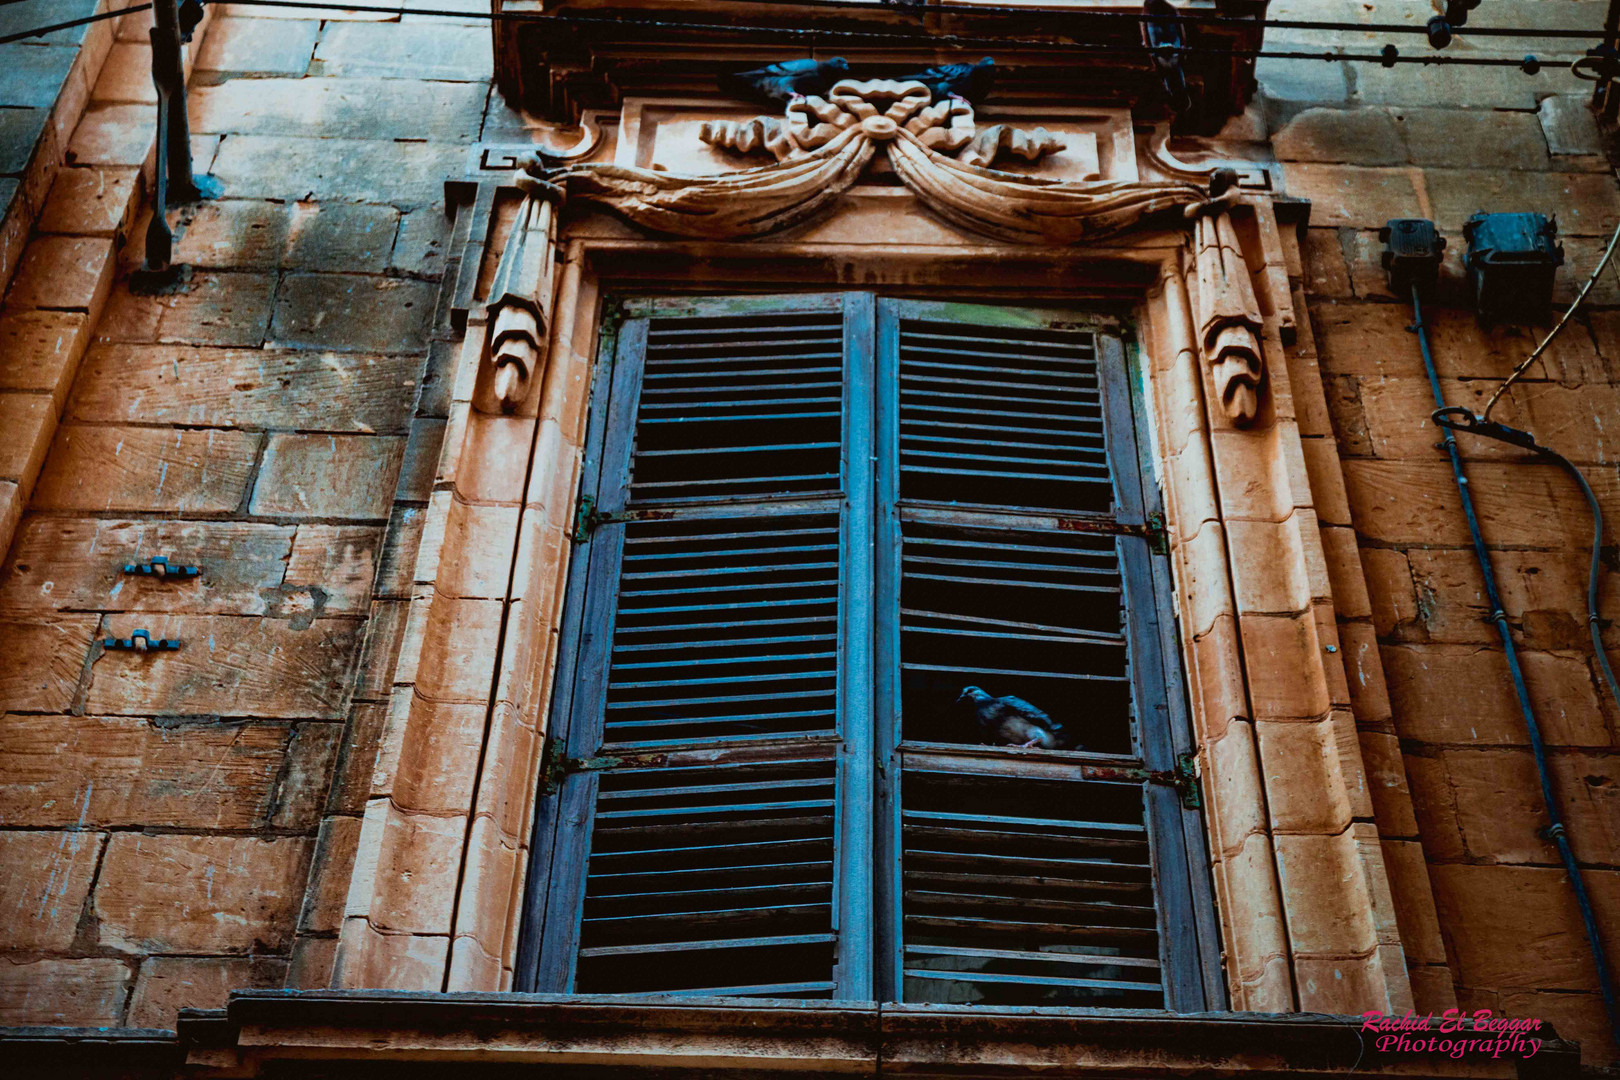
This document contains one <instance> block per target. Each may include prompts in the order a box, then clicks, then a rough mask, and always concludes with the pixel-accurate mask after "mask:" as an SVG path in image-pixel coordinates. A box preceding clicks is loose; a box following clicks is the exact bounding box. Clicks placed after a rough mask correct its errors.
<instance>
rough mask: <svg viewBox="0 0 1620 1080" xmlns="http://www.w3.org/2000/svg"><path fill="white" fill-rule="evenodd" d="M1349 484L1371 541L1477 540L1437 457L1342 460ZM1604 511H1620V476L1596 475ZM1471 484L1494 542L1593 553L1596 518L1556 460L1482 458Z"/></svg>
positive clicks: (1359, 525)
mask: <svg viewBox="0 0 1620 1080" xmlns="http://www.w3.org/2000/svg"><path fill="white" fill-rule="evenodd" d="M1342 465H1343V468H1344V480H1345V488H1346V490H1347V491H1348V492H1349V495H1350V505H1351V507H1352V509H1353V510H1354V512H1355V521H1356V529H1357V531H1358V532H1359V533H1360V534H1361V536H1362V537H1363V538H1364V539H1367V540H1372V541H1375V542H1379V543H1386V544H1392V545H1398V546H1421V545H1444V546H1447V547H1464V546H1466V545H1468V544H1469V543H1470V540H1469V535H1468V528H1467V522H1466V519H1465V518H1464V517H1463V513H1462V505H1461V502H1460V500H1459V496H1458V494H1457V484H1456V479H1455V477H1453V475H1452V472H1451V466H1450V465H1449V464H1448V463H1446V461H1445V460H1444V459H1443V458H1441V459H1440V460H1435V461H1375V460H1371V459H1364V458H1349V459H1346V460H1345V461H1343V462H1342ZM1590 480H1591V482H1592V487H1593V488H1594V490H1595V491H1596V493H1597V497H1598V503H1599V505H1600V506H1601V507H1604V508H1605V509H1604V513H1605V514H1606V515H1607V514H1612V513H1615V512H1616V511H1620V476H1616V475H1614V474H1613V473H1612V471H1611V470H1604V471H1601V472H1594V473H1593V474H1592V476H1591V477H1590ZM1468 485H1469V490H1470V491H1471V493H1472V494H1473V498H1474V507H1475V510H1476V512H1477V513H1478V515H1479V521H1480V529H1481V531H1482V532H1483V533H1484V535H1485V537H1486V539H1487V541H1488V542H1489V543H1491V544H1496V545H1501V546H1503V547H1539V548H1549V547H1562V548H1566V549H1577V550H1578V549H1580V548H1583V547H1584V548H1586V549H1587V550H1588V551H1590V550H1591V543H1592V527H1591V515H1590V514H1589V513H1588V512H1587V510H1586V506H1585V503H1584V502H1583V501H1582V500H1581V499H1579V498H1577V497H1575V495H1574V492H1573V491H1572V490H1571V487H1570V480H1569V477H1568V475H1567V474H1566V473H1564V472H1563V470H1561V469H1559V468H1558V467H1557V466H1556V465H1550V464H1548V465H1541V464H1530V463H1512V464H1509V463H1506V462H1476V463H1474V464H1472V465H1470V466H1469V467H1468Z"/></svg>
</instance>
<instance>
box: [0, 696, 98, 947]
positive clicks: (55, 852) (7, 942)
mask: <svg viewBox="0 0 1620 1080" xmlns="http://www.w3.org/2000/svg"><path fill="white" fill-rule="evenodd" d="M10 720H11V718H10V717H9V716H8V717H7V718H6V721H7V722H8V726H9V721H10ZM4 737H5V736H4V734H3V732H0V738H4ZM4 768H6V764H5V763H4V762H0V769H4ZM0 820H4V821H5V823H6V824H7V825H13V824H16V822H15V821H14V820H13V819H12V818H11V817H10V815H4V816H0ZM105 839H106V838H105V837H104V836H103V835H102V834H101V833H96V832H81V831H72V832H34V831H26V832H25V831H19V830H7V831H4V832H0V866H5V867H6V868H7V871H6V873H5V874H4V875H0V948H3V949H6V950H9V951H13V952H57V953H60V952H66V951H67V950H68V947H69V946H70V945H72V944H73V938H74V935H75V934H76V933H77V931H78V927H79V917H80V916H81V915H83V914H84V902H85V900H86V898H88V897H89V895H90V883H91V882H92V881H93V880H94V879H95V874H96V863H97V862H98V861H99V860H100V858H101V848H102V844H103V842H104V841H105Z"/></svg>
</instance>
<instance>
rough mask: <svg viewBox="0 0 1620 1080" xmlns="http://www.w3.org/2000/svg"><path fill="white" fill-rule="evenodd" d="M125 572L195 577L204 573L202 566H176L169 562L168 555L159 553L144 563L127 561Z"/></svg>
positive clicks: (160, 576)
mask: <svg viewBox="0 0 1620 1080" xmlns="http://www.w3.org/2000/svg"><path fill="white" fill-rule="evenodd" d="M124 573H126V574H142V575H145V576H147V577H156V578H163V579H164V580H168V579H170V578H194V577H199V576H201V574H202V567H200V566H176V565H174V564H173V563H171V562H169V557H168V556H167V555H159V556H157V557H156V558H153V559H149V560H148V561H146V562H143V563H125V564H124Z"/></svg>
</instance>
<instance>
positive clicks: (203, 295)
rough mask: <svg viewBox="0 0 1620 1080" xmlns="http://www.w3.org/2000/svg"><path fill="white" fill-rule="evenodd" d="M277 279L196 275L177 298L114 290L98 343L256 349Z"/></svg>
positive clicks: (266, 326)
mask: <svg viewBox="0 0 1620 1080" xmlns="http://www.w3.org/2000/svg"><path fill="white" fill-rule="evenodd" d="M275 291H276V275H274V274H258V273H252V274H250V273H200V272H199V273H196V274H193V275H192V277H191V280H190V281H188V282H187V283H186V284H185V285H184V286H183V287H182V290H181V291H180V292H178V293H175V294H172V295H168V296H135V295H132V294H131V293H129V292H128V291H127V290H126V289H124V288H120V289H118V290H117V291H116V292H115V293H114V294H113V297H112V301H111V302H110V303H109V304H108V305H107V314H106V316H105V317H104V318H103V319H102V320H101V322H100V323H99V324H98V325H97V326H96V340H97V341H138V342H174V343H180V344H186V345H228V346H238V347H246V348H258V347H259V346H260V345H261V344H263V343H264V339H265V336H266V335H267V334H268V333H269V331H270V313H271V309H272V303H273V299H272V298H273V297H274V296H275Z"/></svg>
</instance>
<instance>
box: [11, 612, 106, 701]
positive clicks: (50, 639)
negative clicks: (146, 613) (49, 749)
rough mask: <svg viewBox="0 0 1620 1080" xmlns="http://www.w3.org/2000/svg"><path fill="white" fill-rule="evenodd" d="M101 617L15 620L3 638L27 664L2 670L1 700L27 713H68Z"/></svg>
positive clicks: (51, 617) (55, 616)
mask: <svg viewBox="0 0 1620 1080" xmlns="http://www.w3.org/2000/svg"><path fill="white" fill-rule="evenodd" d="M100 622H101V617H100V616H99V615H39V616H11V617H8V618H5V619H0V635H3V636H4V638H5V640H6V641H8V642H9V643H10V647H11V649H12V654H13V655H14V656H26V657H28V663H27V664H6V665H0V701H4V702H5V703H6V706H7V707H8V708H12V709H22V710H26V711H28V712H66V711H67V710H68V708H69V707H70V706H71V705H72V703H73V697H74V693H75V691H76V690H77V689H78V686H79V676H80V675H81V674H82V673H83V671H84V660H85V657H86V656H87V655H88V654H89V652H90V643H91V640H92V639H93V638H94V637H95V634H96V628H97V626H98V624H99V623H100Z"/></svg>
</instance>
